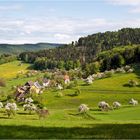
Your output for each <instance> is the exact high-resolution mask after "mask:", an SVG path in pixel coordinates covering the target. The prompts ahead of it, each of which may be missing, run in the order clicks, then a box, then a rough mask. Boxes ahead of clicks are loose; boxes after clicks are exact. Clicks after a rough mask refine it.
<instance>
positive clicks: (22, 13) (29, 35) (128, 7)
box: [0, 0, 140, 44]
mask: <svg viewBox="0 0 140 140" xmlns="http://www.w3.org/2000/svg"><path fill="white" fill-rule="evenodd" d="M124 27H140V0H0V43H11V44H13V43H16V44H22V43H38V42H53V43H70V42H71V41H73V40H74V41H75V40H77V39H78V38H79V37H81V36H86V35H89V34H93V33H96V32H104V31H108V30H110V31H113V30H118V29H120V28H124Z"/></svg>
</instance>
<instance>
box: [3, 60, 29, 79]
mask: <svg viewBox="0 0 140 140" xmlns="http://www.w3.org/2000/svg"><path fill="white" fill-rule="evenodd" d="M19 64H20V61H13V62H10V63H6V64H2V65H0V78H5V79H9V78H14V77H16V75H17V74H18V73H20V72H23V73H24V72H26V71H27V68H28V67H29V64H22V65H21V66H20V65H19Z"/></svg>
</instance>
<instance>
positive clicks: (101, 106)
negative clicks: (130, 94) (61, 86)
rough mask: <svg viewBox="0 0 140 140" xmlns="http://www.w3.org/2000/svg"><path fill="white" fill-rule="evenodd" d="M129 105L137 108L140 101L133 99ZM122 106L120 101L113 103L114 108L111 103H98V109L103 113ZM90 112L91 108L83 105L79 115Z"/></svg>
mask: <svg viewBox="0 0 140 140" xmlns="http://www.w3.org/2000/svg"><path fill="white" fill-rule="evenodd" d="M129 104H131V105H133V106H136V105H138V101H137V100H135V99H133V98H132V99H130V101H129ZM121 106H122V105H121V103H120V102H118V101H115V102H113V106H112V107H111V106H110V105H109V103H107V102H105V101H101V102H99V103H98V107H99V109H101V110H102V111H108V110H112V109H118V108H120V107H121ZM88 110H90V108H89V107H88V105H86V104H81V105H80V106H79V107H78V112H79V113H86V112H87V111H88Z"/></svg>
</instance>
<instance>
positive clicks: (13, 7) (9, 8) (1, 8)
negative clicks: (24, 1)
mask: <svg viewBox="0 0 140 140" xmlns="http://www.w3.org/2000/svg"><path fill="white" fill-rule="evenodd" d="M21 9H22V6H21V5H19V4H15V5H1V6H0V11H13V10H21Z"/></svg>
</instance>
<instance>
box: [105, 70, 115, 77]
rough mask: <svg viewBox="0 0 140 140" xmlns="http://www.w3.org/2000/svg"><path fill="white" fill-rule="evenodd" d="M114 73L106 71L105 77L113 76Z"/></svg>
mask: <svg viewBox="0 0 140 140" xmlns="http://www.w3.org/2000/svg"><path fill="white" fill-rule="evenodd" d="M112 76H113V73H112V71H105V77H112Z"/></svg>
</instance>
